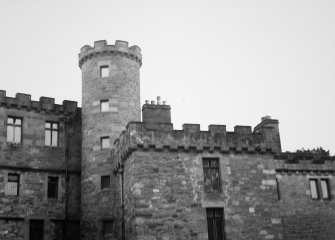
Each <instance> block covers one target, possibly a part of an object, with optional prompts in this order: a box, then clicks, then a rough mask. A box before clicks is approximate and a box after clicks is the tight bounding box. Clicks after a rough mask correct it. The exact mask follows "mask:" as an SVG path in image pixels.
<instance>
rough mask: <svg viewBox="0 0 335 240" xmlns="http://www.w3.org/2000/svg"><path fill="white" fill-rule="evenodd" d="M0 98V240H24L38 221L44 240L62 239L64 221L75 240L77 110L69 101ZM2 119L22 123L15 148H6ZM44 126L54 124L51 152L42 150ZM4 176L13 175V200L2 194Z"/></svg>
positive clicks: (46, 148)
mask: <svg viewBox="0 0 335 240" xmlns="http://www.w3.org/2000/svg"><path fill="white" fill-rule="evenodd" d="M0 95H1V97H0V221H1V223H0V225H1V229H0V238H1V239H6V240H7V239H28V238H29V221H30V220H31V219H40V220H44V239H46V240H49V239H62V238H60V236H59V232H60V230H61V229H62V228H61V227H60V226H61V225H62V224H65V221H66V218H67V219H68V221H69V222H71V224H69V227H68V228H67V229H66V228H65V229H66V230H67V232H68V233H69V234H72V235H73V233H75V232H76V234H74V235H76V236H74V235H73V238H74V239H76V237H77V239H78V237H79V232H78V227H76V226H79V222H78V221H79V216H80V170H81V169H80V168H81V164H80V162H81V114H80V109H79V108H77V104H76V103H75V102H72V101H64V102H63V105H58V104H55V103H54V99H52V98H46V97H41V98H40V101H32V100H31V99H30V95H28V94H21V93H20V94H16V97H15V98H10V97H7V96H6V93H5V91H0ZM8 117H18V118H21V119H22V131H21V139H22V140H21V142H20V143H11V142H7V134H8V133H7V119H8ZM46 121H51V122H57V123H58V128H59V130H58V145H57V146H56V147H50V146H45V122H46ZM69 146H71V147H69ZM8 174H18V175H19V194H18V196H12V195H9V194H8V192H7V188H8ZM67 175H68V180H67V181H66V176H67ZM49 176H52V177H58V179H59V184H58V197H57V199H48V198H47V185H48V183H47V182H48V177H49ZM66 189H67V190H68V194H66ZM66 209H67V214H66ZM55 226H57V227H55Z"/></svg>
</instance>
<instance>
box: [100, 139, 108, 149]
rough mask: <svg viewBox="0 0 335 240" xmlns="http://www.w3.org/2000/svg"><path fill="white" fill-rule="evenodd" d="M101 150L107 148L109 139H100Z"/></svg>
mask: <svg viewBox="0 0 335 240" xmlns="http://www.w3.org/2000/svg"><path fill="white" fill-rule="evenodd" d="M100 141H101V149H106V148H109V137H101V139H100Z"/></svg>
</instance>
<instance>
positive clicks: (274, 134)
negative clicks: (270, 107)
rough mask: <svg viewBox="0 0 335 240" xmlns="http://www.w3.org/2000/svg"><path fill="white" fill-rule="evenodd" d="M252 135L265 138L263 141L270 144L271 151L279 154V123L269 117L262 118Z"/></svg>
mask: <svg viewBox="0 0 335 240" xmlns="http://www.w3.org/2000/svg"><path fill="white" fill-rule="evenodd" d="M254 133H261V134H263V136H264V137H265V141H266V142H267V143H268V144H271V145H272V147H273V150H275V151H276V152H277V153H280V152H281V143H280V134H279V122H278V120H275V119H272V118H271V117H270V116H265V117H262V121H261V123H260V124H258V125H257V126H256V127H255V128H254Z"/></svg>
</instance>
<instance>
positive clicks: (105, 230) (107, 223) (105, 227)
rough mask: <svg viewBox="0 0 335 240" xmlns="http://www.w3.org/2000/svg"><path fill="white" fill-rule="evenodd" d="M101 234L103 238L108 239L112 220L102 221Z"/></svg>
mask: <svg viewBox="0 0 335 240" xmlns="http://www.w3.org/2000/svg"><path fill="white" fill-rule="evenodd" d="M102 235H103V239H109V238H110V237H112V236H113V221H110V220H109V221H103V226H102Z"/></svg>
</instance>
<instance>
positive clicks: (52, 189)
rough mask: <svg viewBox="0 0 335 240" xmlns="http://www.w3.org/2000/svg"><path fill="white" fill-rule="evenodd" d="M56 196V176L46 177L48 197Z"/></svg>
mask: <svg viewBox="0 0 335 240" xmlns="http://www.w3.org/2000/svg"><path fill="white" fill-rule="evenodd" d="M57 197H58V177H48V198H57Z"/></svg>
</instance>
